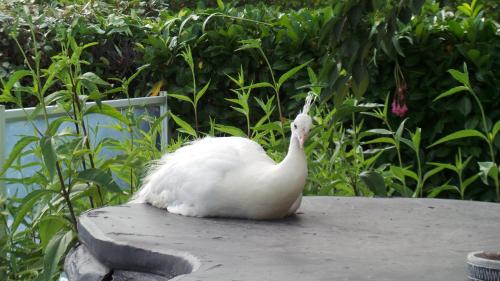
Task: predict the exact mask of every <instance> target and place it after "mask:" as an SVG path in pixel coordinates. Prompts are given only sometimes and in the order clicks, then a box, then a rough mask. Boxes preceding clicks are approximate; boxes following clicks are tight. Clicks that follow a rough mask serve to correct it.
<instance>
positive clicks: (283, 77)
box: [278, 60, 313, 87]
mask: <svg viewBox="0 0 500 281" xmlns="http://www.w3.org/2000/svg"><path fill="white" fill-rule="evenodd" d="M312 61H313V60H309V61H306V62H305V63H303V64H301V65H299V66H296V67H294V68H292V69H290V70H288V71H287V72H285V74H283V75H281V77H280V78H279V80H278V85H279V87H281V85H283V83H285V81H286V80H288V79H289V78H290V77H292V76H293V75H295V73H297V72H299V71H300V70H301V69H302V68H304V67H306V66H307V65H308V64H310V63H311V62H312Z"/></svg>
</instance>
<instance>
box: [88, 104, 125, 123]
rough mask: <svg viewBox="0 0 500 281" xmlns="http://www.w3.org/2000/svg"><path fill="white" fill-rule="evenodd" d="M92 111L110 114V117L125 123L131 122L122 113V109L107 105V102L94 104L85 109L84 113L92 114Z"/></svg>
mask: <svg viewBox="0 0 500 281" xmlns="http://www.w3.org/2000/svg"><path fill="white" fill-rule="evenodd" d="M92 113H95V114H102V115H106V116H109V117H111V118H113V119H115V120H118V121H120V122H122V123H124V124H128V123H129V121H128V119H127V118H126V117H125V116H124V115H123V114H121V113H120V111H118V110H117V109H116V108H114V107H112V106H111V105H107V104H101V105H98V104H96V105H93V106H91V107H89V108H87V109H85V112H84V113H83V115H84V116H85V115H88V114H92Z"/></svg>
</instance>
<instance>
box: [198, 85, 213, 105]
mask: <svg viewBox="0 0 500 281" xmlns="http://www.w3.org/2000/svg"><path fill="white" fill-rule="evenodd" d="M208 86H210V81H208V83H207V84H206V85H205V87H203V89H201V90H200V91H199V92H198V93H197V94H196V96H195V98H194V104H195V105H197V104H198V101H199V100H200V99H201V97H203V95H204V94H205V93H206V91H207V89H208Z"/></svg>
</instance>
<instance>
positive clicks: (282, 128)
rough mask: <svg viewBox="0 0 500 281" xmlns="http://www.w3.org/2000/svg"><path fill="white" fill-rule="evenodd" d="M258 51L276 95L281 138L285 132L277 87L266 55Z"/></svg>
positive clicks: (260, 49)
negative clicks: (265, 65) (269, 75)
mask: <svg viewBox="0 0 500 281" xmlns="http://www.w3.org/2000/svg"><path fill="white" fill-rule="evenodd" d="M259 51H260V54H261V55H262V57H263V58H264V60H265V61H266V64H267V68H268V69H269V73H270V74H271V79H272V80H273V85H274V87H273V89H274V93H275V95H276V103H277V104H278V113H279V116H280V124H281V134H282V135H283V136H285V131H284V123H283V121H284V120H283V119H284V118H283V113H282V111H281V100H280V93H279V85H278V84H277V83H276V79H275V78H274V72H273V68H272V67H271V64H270V63H269V60H268V59H267V56H266V54H265V53H264V51H263V50H262V48H260V47H259Z"/></svg>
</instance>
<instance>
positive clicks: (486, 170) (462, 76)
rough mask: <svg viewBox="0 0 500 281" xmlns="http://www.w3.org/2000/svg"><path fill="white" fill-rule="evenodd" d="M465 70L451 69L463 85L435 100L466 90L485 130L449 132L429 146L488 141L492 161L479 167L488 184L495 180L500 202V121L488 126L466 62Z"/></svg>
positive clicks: (454, 77)
mask: <svg viewBox="0 0 500 281" xmlns="http://www.w3.org/2000/svg"><path fill="white" fill-rule="evenodd" d="M463 69H464V70H463V72H461V71H458V70H455V69H450V70H449V73H450V74H451V76H452V77H453V79H455V80H456V81H458V82H460V83H462V85H461V86H457V87H454V88H452V89H450V90H448V91H446V92H444V93H442V94H440V95H439V96H437V97H436V98H435V99H434V101H437V100H440V99H442V98H444V97H448V96H452V95H455V94H458V93H461V92H465V93H467V94H469V95H471V96H472V97H473V99H474V101H475V102H476V104H477V106H478V108H479V111H480V112H481V121H482V129H483V132H480V131H478V130H475V129H464V130H460V131H457V132H454V133H452V134H449V135H447V136H445V137H442V138H440V139H439V140H437V141H435V142H434V143H433V144H431V145H430V146H429V147H433V146H436V145H439V144H442V143H446V142H450V141H453V140H457V139H462V138H471V137H474V138H480V139H482V140H483V141H485V142H486V144H487V145H488V148H489V155H490V159H491V161H489V162H479V163H478V164H479V167H480V170H481V173H482V179H483V181H484V182H485V183H486V184H487V178H491V179H492V180H493V184H494V186H495V190H496V196H497V201H498V202H500V180H499V177H498V174H499V173H498V170H499V167H498V165H497V164H496V162H495V151H494V141H495V137H496V135H497V134H498V132H499V131H500V121H497V122H496V123H495V124H494V125H493V126H492V127H491V129H490V127H488V123H487V121H488V120H487V119H486V115H485V112H484V108H483V105H482V104H481V100H480V99H479V97H478V95H477V94H476V92H475V91H474V89H473V88H472V86H471V83H470V79H469V72H468V70H467V65H466V64H464V67H463Z"/></svg>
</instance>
